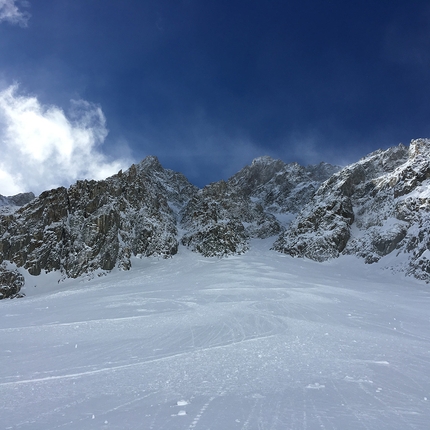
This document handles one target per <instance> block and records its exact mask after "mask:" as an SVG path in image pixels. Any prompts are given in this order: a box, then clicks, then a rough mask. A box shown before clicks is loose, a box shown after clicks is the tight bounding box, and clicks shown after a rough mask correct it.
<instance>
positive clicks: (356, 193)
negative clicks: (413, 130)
mask: <svg viewBox="0 0 430 430" xmlns="http://www.w3.org/2000/svg"><path fill="white" fill-rule="evenodd" d="M406 156H407V149H406V148H405V147H404V146H403V145H399V146H398V147H396V148H391V149H389V150H387V151H376V152H375V153H372V154H370V155H369V156H368V157H366V158H364V159H362V160H360V161H359V162H358V163H354V164H352V165H350V166H348V167H346V168H344V169H342V170H341V171H340V172H338V173H336V174H334V175H333V176H331V177H330V179H328V180H327V181H326V182H324V183H323V184H322V185H321V187H320V188H319V189H318V191H317V192H316V193H315V195H314V197H313V198H312V200H311V201H310V202H309V203H308V204H307V205H306V206H305V207H304V208H303V209H302V211H301V212H300V213H299V215H298V216H297V218H296V219H295V220H294V221H293V223H292V224H291V226H290V228H289V229H288V230H287V231H286V232H285V233H283V234H282V235H281V236H280V237H279V238H278V240H277V241H276V242H275V244H274V246H273V248H274V249H275V250H277V251H281V252H284V253H286V254H290V255H292V256H298V257H307V258H310V259H312V260H316V261H325V260H328V259H330V258H336V257H338V256H339V254H340V253H341V252H342V251H344V250H345V248H346V245H347V243H348V241H349V239H350V236H351V225H352V223H353V222H354V220H356V215H355V214H356V213H360V209H359V208H358V207H357V206H359V207H360V206H362V205H361V201H360V200H362V201H363V202H368V201H369V199H370V200H372V202H376V200H374V198H375V196H373V197H372V198H370V192H371V191H372V190H374V188H375V187H374V183H373V181H374V180H375V179H376V178H377V177H379V176H381V175H384V174H386V173H387V172H389V171H392V170H393V169H395V168H396V167H397V166H398V165H399V164H401V163H402V162H404V160H405V157H406ZM384 201H385V199H384ZM376 204H377V203H376ZM373 209H374V210H373V212H372V213H373V216H375V217H376V218H377V220H378V221H377V222H379V219H380V216H381V214H380V213H379V212H380V211H376V210H375V208H373ZM360 221H361V219H360V218H358V219H357V220H356V224H357V225H359V224H360Z"/></svg>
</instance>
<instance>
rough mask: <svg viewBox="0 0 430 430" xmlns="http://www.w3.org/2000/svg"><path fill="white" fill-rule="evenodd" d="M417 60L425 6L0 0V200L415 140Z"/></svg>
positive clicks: (421, 106) (213, 175)
mask: <svg viewBox="0 0 430 430" xmlns="http://www.w3.org/2000/svg"><path fill="white" fill-rule="evenodd" d="M429 66H430V4H429V3H428V2H427V1H414V2H405V1H396V0H391V1H377V2H375V1H367V0H362V1H348V2H345V1H340V0H339V1H338V0H324V1H323V0H320V1H316V0H301V1H274V0H269V1H266V2H262V1H254V0H247V1H243V0H242V1H238V0H229V1H224V0H205V1H204V2H201V1H197V0H182V1H181V0H176V1H173V0H170V1H167V0H157V1H146V0H123V1H117V0H116V1H113V0H37V1H36V0H29V1H25V2H24V1H21V2H20V1H17V0H0V91H1V93H0V151H1V157H0V194H3V195H8V194H13V193H15V192H18V191H25V190H29V189H32V190H34V191H35V192H37V193H38V192H40V191H42V190H43V189H46V188H50V187H53V186H57V185H69V184H70V183H72V182H74V181H75V180H76V179H80V178H84V177H88V178H102V177H103V176H106V175H109V174H112V173H114V172H116V171H117V170H119V168H126V167H127V166H128V165H129V164H131V163H132V162H138V161H140V160H141V159H142V158H144V157H145V156H147V155H157V156H158V157H159V159H160V161H161V163H162V164H163V165H164V166H165V167H167V168H171V169H174V170H178V171H181V172H182V173H184V174H185V175H186V176H187V177H188V178H189V179H190V180H191V181H192V182H193V183H195V184H197V185H199V186H203V185H205V184H207V183H209V182H212V181H216V180H219V179H226V178H228V177H229V176H230V175H232V174H234V173H235V172H236V171H238V170H239V169H240V168H242V167H243V166H244V165H246V164H248V163H250V162H251V160H252V159H253V158H255V157H257V156H260V155H271V156H272V157H275V158H281V159H282V160H284V161H286V162H291V161H297V162H299V163H301V164H309V163H318V162H319V161H327V162H331V163H334V164H346V163H349V162H353V161H356V160H357V159H358V158H359V157H362V156H364V155H366V154H367V153H369V152H371V151H373V150H376V149H379V148H387V147H389V146H392V145H396V144H398V143H399V142H403V143H405V144H408V143H409V141H410V139H412V138H418V137H430V121H429V119H430V118H429V112H430V104H429V99H430V97H429V95H430V94H429V93H430V74H429V73H428V70H429Z"/></svg>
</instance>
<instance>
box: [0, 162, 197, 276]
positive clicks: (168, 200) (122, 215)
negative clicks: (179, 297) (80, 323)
mask: <svg viewBox="0 0 430 430" xmlns="http://www.w3.org/2000/svg"><path fill="white" fill-rule="evenodd" d="M194 192H195V187H194V186H193V185H191V184H190V183H189V182H188V181H187V180H186V178H185V177H184V176H183V175H181V174H179V173H175V172H172V171H169V170H165V169H163V168H162V167H161V165H160V163H159V162H158V160H157V159H156V158H155V157H148V158H146V159H145V160H144V161H143V162H142V163H140V164H138V165H133V166H131V167H130V169H128V170H127V171H126V172H122V171H120V172H119V173H118V174H117V175H114V176H112V177H110V178H108V179H106V180H104V181H78V182H77V183H76V184H75V185H73V186H71V187H70V188H69V189H66V188H57V189H54V190H51V191H46V192H44V193H42V194H41V195H40V196H39V197H38V198H37V199H35V200H33V201H32V202H30V203H29V204H28V205H26V206H25V207H23V208H21V209H19V210H18V211H16V212H15V213H13V214H11V215H8V216H3V217H1V218H0V260H1V261H3V260H8V261H11V262H13V263H15V264H16V265H17V266H22V267H24V268H26V269H27V270H28V271H29V273H30V274H33V275H38V274H39V273H40V272H41V271H42V270H44V271H52V270H59V271H61V272H63V273H64V274H65V276H67V277H77V276H79V275H82V274H83V273H87V272H92V271H95V270H97V269H102V270H111V269H113V268H114V267H115V266H118V267H120V268H123V269H127V268H129V267H130V264H131V263H130V257H131V256H132V255H135V256H152V255H156V256H162V257H169V256H172V255H174V254H175V253H176V252H177V250H178V240H177V228H176V215H175V212H174V210H173V209H172V207H175V206H179V207H181V206H182V205H184V204H185V203H186V201H187V199H189V198H190V197H191V195H192V194H193V193H194Z"/></svg>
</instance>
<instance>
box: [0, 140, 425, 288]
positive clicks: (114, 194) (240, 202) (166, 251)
mask: <svg viewBox="0 0 430 430" xmlns="http://www.w3.org/2000/svg"><path fill="white" fill-rule="evenodd" d="M429 190H430V140H426V139H417V140H413V141H412V142H411V144H410V146H409V147H405V146H403V145H398V146H396V147H393V148H390V149H387V150H385V151H382V150H381V151H376V152H373V153H372V154H370V155H368V156H367V157H364V158H363V159H361V160H359V161H358V162H357V163H354V164H351V165H349V166H347V167H345V168H343V169H340V168H339V167H336V166H331V165H329V164H325V163H321V164H319V165H315V166H308V167H303V166H300V165H298V164H296V163H290V164H285V163H283V162H282V161H280V160H274V159H272V158H270V157H267V156H265V157H260V158H257V159H255V160H254V161H253V162H252V164H251V165H249V166H246V167H244V168H243V169H242V170H241V171H239V172H238V173H237V174H235V175H234V176H232V177H231V178H230V179H228V180H227V181H220V182H216V183H212V184H209V185H207V186H206V187H204V188H203V189H198V188H196V187H194V186H193V185H191V184H190V183H189V182H188V181H187V179H186V178H185V177H184V176H183V175H181V174H180V173H176V172H173V171H171V170H168V169H164V168H163V167H162V166H161V165H160V163H159V161H158V160H157V158H156V157H147V158H146V159H145V160H143V161H142V162H141V163H139V164H137V165H133V166H131V167H130V169H128V170H127V171H125V172H122V171H120V172H118V174H117V175H114V176H112V177H110V178H108V179H106V180H104V181H78V182H77V183H76V184H74V185H73V186H71V187H70V188H68V189H66V188H61V187H60V188H57V189H54V190H50V191H46V192H44V193H42V194H41V195H40V196H39V197H38V198H33V197H34V196H32V195H27V197H25V196H21V197H17V198H10V197H8V198H4V197H2V198H1V199H2V200H1V199H0V200H1V202H3V203H4V204H6V203H7V205H9V207H13V208H14V209H13V210H11V211H6V212H4V213H3V215H1V214H0V263H1V262H3V261H9V262H11V263H14V264H15V266H18V267H23V268H25V269H27V270H28V271H29V272H30V273H31V274H33V275H37V274H39V273H41V271H52V270H57V271H60V272H61V273H63V275H64V276H67V277H77V276H80V275H82V274H86V273H93V272H95V271H97V270H104V271H109V270H112V269H113V268H115V267H117V268H119V269H124V270H126V269H129V268H130V267H131V264H132V257H133V256H136V257H149V256H159V257H170V256H172V255H174V254H175V253H176V252H177V251H178V247H179V244H180V243H181V244H182V245H184V246H186V247H188V248H189V249H191V250H192V251H194V252H198V253H201V254H202V255H203V256H206V257H211V256H218V257H222V256H228V255H232V254H241V253H243V252H246V251H247V250H248V249H249V246H250V245H249V243H250V239H251V238H267V237H271V236H278V238H277V239H276V241H275V243H274V245H273V249H275V250H277V251H280V252H283V253H286V254H289V255H291V256H294V257H306V258H310V259H313V260H316V261H325V260H328V259H331V258H336V257H338V256H340V255H342V254H350V255H356V256H358V257H360V258H362V259H364V261H365V262H366V263H374V262H378V261H387V265H388V264H389V265H390V267H392V268H393V270H401V271H403V272H405V273H407V274H410V275H413V276H415V277H417V278H419V279H423V280H426V281H428V282H429V281H430V251H429V250H430V215H429V213H430V191H429ZM5 202H6V203H5ZM25 202H27V204H25V205H24V206H22V207H18V206H16V205H18V204H21V203H25ZM3 207H7V206H4V205H3ZM291 219H293V221H292V222H291V223H289V221H290V220H291ZM288 223H289V224H288ZM387 256H390V258H391V257H393V258H391V261H390V262H388V260H387V259H385V260H383V259H384V258H385V257H387ZM387 258H388V257H387ZM8 282H9V281H8ZM2 294H3V295H5V294H4V293H2ZM11 294H16V293H11Z"/></svg>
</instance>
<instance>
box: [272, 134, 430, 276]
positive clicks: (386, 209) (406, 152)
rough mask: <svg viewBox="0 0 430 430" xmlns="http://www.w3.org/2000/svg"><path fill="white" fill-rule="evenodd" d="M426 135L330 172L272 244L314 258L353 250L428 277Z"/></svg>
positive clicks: (429, 143)
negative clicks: (384, 258)
mask: <svg viewBox="0 0 430 430" xmlns="http://www.w3.org/2000/svg"><path fill="white" fill-rule="evenodd" d="M429 190H430V140H428V139H417V140H413V141H412V142H411V144H410V146H409V148H406V147H405V146H403V145H399V146H397V147H393V148H390V149H387V150H386V151H376V152H374V153H372V154H370V155H368V156H367V157H365V158H363V159H362V160H360V161H358V162H357V163H354V164H352V165H350V166H347V167H345V168H344V169H342V170H341V171H340V172H338V173H336V174H334V175H333V176H332V177H331V178H330V179H329V180H328V181H326V182H325V183H324V184H322V186H321V187H320V188H319V189H318V191H317V192H316V193H315V195H314V196H313V198H312V199H311V200H310V201H309V202H308V203H307V205H306V206H305V207H304V208H303V209H302V211H301V212H300V213H299V215H298V216H297V218H296V219H295V220H294V221H293V222H292V224H291V226H290V228H289V229H288V230H286V231H285V232H283V233H282V234H281V235H280V237H279V238H278V240H277V241H276V242H275V244H274V249H275V250H278V251H281V252H284V253H286V254H290V255H293V256H300V257H308V258H311V259H313V260H316V261H324V260H328V259H331V258H336V257H338V256H339V254H341V253H343V254H354V255H357V256H359V257H362V258H363V259H364V260H365V262H366V263H374V262H377V261H379V260H380V259H381V258H383V257H385V256H387V255H389V254H392V256H395V257H397V258H394V259H393V258H390V259H389V263H388V262H387V264H390V265H391V266H392V268H393V269H394V270H400V271H404V272H405V273H407V274H409V275H413V276H415V277H417V278H419V279H422V280H425V281H427V282H428V281H430V256H429V251H428V250H429V249H430V234H429V233H430V224H429V222H430V215H429V211H430V200H429V197H430V192H429Z"/></svg>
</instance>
